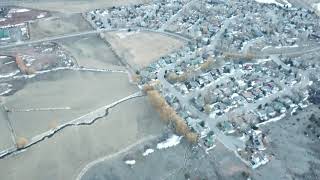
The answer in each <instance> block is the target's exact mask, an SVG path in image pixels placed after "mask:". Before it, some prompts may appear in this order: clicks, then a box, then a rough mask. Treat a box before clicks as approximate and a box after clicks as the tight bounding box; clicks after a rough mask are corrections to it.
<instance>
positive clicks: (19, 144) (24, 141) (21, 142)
mask: <svg viewBox="0 0 320 180" xmlns="http://www.w3.org/2000/svg"><path fill="white" fill-rule="evenodd" d="M28 142H29V141H28V139H27V138H25V137H19V138H18V139H17V141H16V146H17V148H18V149H21V148H24V147H25V146H26V145H27V144H28Z"/></svg>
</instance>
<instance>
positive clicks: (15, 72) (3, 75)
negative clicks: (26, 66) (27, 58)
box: [0, 70, 20, 78]
mask: <svg viewBox="0 0 320 180" xmlns="http://www.w3.org/2000/svg"><path fill="white" fill-rule="evenodd" d="M19 72H20V71H19V70H16V71H13V72H11V73H8V74H1V75H0V78H8V77H12V76H14V75H16V74H18V73H19Z"/></svg>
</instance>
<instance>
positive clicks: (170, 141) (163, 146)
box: [157, 134, 182, 149]
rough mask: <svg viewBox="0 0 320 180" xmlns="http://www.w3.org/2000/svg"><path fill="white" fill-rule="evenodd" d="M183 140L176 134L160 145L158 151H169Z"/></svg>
mask: <svg viewBox="0 0 320 180" xmlns="http://www.w3.org/2000/svg"><path fill="white" fill-rule="evenodd" d="M181 139H182V136H177V135H175V134H174V135H172V136H171V137H169V138H168V139H167V140H165V141H163V142H161V143H158V144H157V148H158V149H167V148H169V147H173V146H176V145H178V144H179V143H180V140H181Z"/></svg>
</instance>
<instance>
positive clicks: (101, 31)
mask: <svg viewBox="0 0 320 180" xmlns="http://www.w3.org/2000/svg"><path fill="white" fill-rule="evenodd" d="M132 30H135V31H142V32H154V33H160V34H163V35H166V36H171V37H175V38H178V39H182V40H184V41H190V39H189V38H187V37H184V36H182V35H180V34H177V33H171V32H167V31H160V30H153V29H146V28H139V29H132ZM118 31H119V32H127V31H128V29H101V30H100V29H99V30H90V31H84V32H76V33H70V34H64V35H58V36H54V37H47V38H43V39H39V40H32V41H23V42H17V43H10V44H7V45H3V46H0V49H5V48H12V47H17V46H25V45H29V44H36V43H42V42H49V41H56V40H59V39H65V38H72V37H79V36H86V35H92V34H98V33H105V32H118Z"/></svg>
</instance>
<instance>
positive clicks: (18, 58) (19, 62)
mask: <svg viewBox="0 0 320 180" xmlns="http://www.w3.org/2000/svg"><path fill="white" fill-rule="evenodd" d="M16 64H17V66H18V68H19V70H20V71H21V72H22V73H23V74H27V75H30V74H34V73H35V70H34V69H33V68H30V67H28V66H27V65H26V64H25V63H24V61H23V59H22V58H21V56H19V55H17V56H16Z"/></svg>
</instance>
